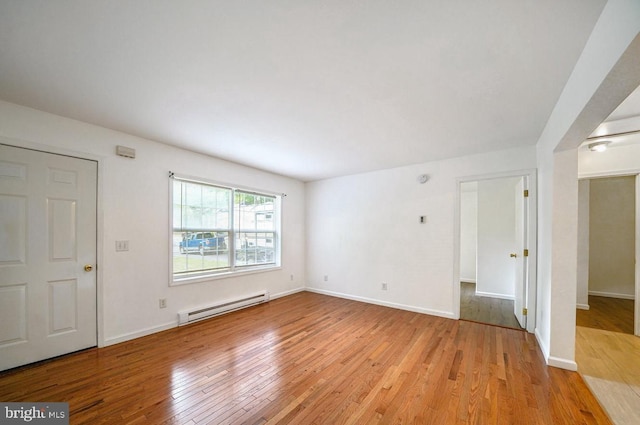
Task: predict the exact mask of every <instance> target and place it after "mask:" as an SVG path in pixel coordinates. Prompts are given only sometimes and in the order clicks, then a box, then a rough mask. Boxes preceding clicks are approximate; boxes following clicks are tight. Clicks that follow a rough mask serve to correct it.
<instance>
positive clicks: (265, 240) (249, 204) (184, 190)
mask: <svg viewBox="0 0 640 425" xmlns="http://www.w3.org/2000/svg"><path fill="white" fill-rule="evenodd" d="M171 195H172V208H171V216H172V217H171V232H172V241H171V258H172V281H173V282H174V283H187V282H188V281H192V280H194V279H199V278H205V277H212V276H216V275H222V274H229V273H235V272H241V271H250V270H259V269H266V268H272V267H277V266H278V263H279V248H280V247H279V235H278V228H279V223H278V221H277V217H278V216H279V211H278V209H279V208H278V207H279V204H280V199H279V197H278V196H275V195H269V194H264V193H256V192H250V191H247V190H241V189H236V188H231V187H224V186H219V185H215V184H209V183H203V182H198V181H192V180H187V179H183V178H179V177H176V176H173V180H172V182H171Z"/></svg>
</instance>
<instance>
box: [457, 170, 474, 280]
mask: <svg viewBox="0 0 640 425" xmlns="http://www.w3.org/2000/svg"><path fill="white" fill-rule="evenodd" d="M477 242H478V183H477V182H468V183H462V184H461V185H460V281H462V282H471V283H475V282H476V256H477V249H476V248H477Z"/></svg>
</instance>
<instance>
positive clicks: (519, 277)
mask: <svg viewBox="0 0 640 425" xmlns="http://www.w3.org/2000/svg"><path fill="white" fill-rule="evenodd" d="M525 188H526V182H525V178H524V177H522V178H520V180H519V181H518V183H517V184H516V189H515V202H516V205H515V224H516V226H515V227H516V228H515V247H516V249H515V251H516V252H515V253H513V254H512V255H515V257H512V258H513V259H514V261H515V262H516V264H515V266H516V267H515V270H516V271H515V278H514V282H515V283H514V285H515V287H514V289H515V295H514V302H513V314H514V315H515V316H516V318H517V319H518V323H520V326H521V327H522V328H525V329H526V327H527V315H526V314H524V308H525V307H526V305H527V303H526V294H527V275H528V273H527V267H528V257H527V256H525V249H526V248H527V229H528V225H527V208H526V202H527V198H526V197H525V196H524V193H525V192H524V191H525Z"/></svg>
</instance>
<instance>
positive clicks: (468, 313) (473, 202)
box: [458, 174, 535, 329]
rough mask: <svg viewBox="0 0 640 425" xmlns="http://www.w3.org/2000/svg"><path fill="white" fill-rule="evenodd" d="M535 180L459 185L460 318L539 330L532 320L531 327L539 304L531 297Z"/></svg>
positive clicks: (487, 179) (513, 177) (516, 178)
mask: <svg viewBox="0 0 640 425" xmlns="http://www.w3.org/2000/svg"><path fill="white" fill-rule="evenodd" d="M532 180H533V176H532V175H530V174H526V175H525V174H513V175H505V176H499V177H485V178H477V179H467V180H464V181H461V182H460V185H459V199H460V202H459V224H460V233H459V235H460V238H459V250H460V251H459V253H460V255H459V260H460V261H459V288H458V289H459V293H458V294H459V297H458V301H459V318H460V319H463V320H470V321H475V322H481V323H487V324H492V325H497V326H504V327H509V328H515V329H529V328H531V329H533V328H534V326H535V325H534V324H533V320H531V323H529V324H528V323H527V321H528V315H527V312H528V308H527V307H528V306H530V305H533V300H534V299H533V297H529V294H530V290H531V285H530V282H531V279H530V272H531V269H530V267H531V264H530V259H531V257H530V256H529V253H530V252H531V246H530V245H529V244H530V243H531V240H530V239H531V238H530V237H529V235H530V234H532V233H531V228H532V226H535V222H531V217H530V215H529V213H530V203H531V198H530V197H529V193H530V189H529V186H530V185H531V181H532ZM533 234H535V233H533ZM533 243H534V244H535V241H534V242H533Z"/></svg>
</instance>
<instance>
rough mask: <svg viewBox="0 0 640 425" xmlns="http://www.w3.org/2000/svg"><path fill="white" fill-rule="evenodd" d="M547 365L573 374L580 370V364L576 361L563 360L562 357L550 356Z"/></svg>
mask: <svg viewBox="0 0 640 425" xmlns="http://www.w3.org/2000/svg"><path fill="white" fill-rule="evenodd" d="M547 364H548V365H549V366H553V367H558V368H560V369H566V370H570V371H572V372H576V371H577V370H578V364H577V363H576V362H575V361H573V360H567V359H562V358H560V357H554V356H549V358H548V359H547Z"/></svg>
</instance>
